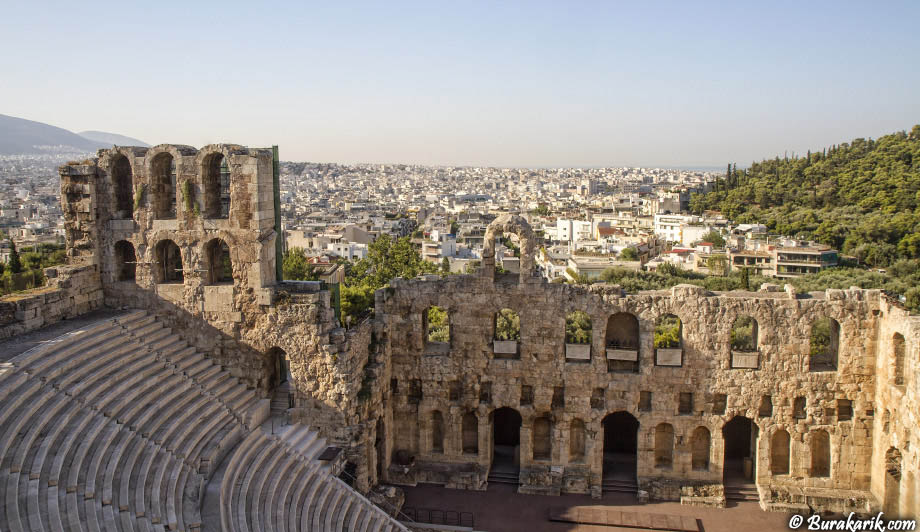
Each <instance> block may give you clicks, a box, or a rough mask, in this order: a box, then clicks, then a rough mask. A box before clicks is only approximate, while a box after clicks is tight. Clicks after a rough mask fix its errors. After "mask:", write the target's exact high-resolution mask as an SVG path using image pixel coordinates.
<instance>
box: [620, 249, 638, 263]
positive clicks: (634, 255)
mask: <svg viewBox="0 0 920 532" xmlns="http://www.w3.org/2000/svg"><path fill="white" fill-rule="evenodd" d="M619 259H620V260H628V261H635V260H639V252H638V251H636V248H623V250H622V251H620V256H619Z"/></svg>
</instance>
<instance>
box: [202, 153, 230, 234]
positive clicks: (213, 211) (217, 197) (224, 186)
mask: <svg viewBox="0 0 920 532" xmlns="http://www.w3.org/2000/svg"><path fill="white" fill-rule="evenodd" d="M201 170H202V171H201V183H202V185H203V187H204V212H205V218H228V217H229V216H230V168H229V166H227V160H226V158H224V156H223V155H222V154H220V153H212V154H211V155H208V156H207V157H206V158H205V159H204V164H203V166H202V169H201Z"/></svg>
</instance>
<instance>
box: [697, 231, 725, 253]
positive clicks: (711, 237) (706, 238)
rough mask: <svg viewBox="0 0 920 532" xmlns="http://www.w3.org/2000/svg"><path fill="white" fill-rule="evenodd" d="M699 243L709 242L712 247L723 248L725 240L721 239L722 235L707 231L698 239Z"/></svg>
mask: <svg viewBox="0 0 920 532" xmlns="http://www.w3.org/2000/svg"><path fill="white" fill-rule="evenodd" d="M700 242H710V243H711V244H712V245H713V247H716V248H720V249H721V248H724V247H725V238H724V237H722V234H721V233H719V232H718V231H716V230H715V229H713V230H712V231H709V232H708V233H706V234H705V235H703V237H702V238H701V239H700Z"/></svg>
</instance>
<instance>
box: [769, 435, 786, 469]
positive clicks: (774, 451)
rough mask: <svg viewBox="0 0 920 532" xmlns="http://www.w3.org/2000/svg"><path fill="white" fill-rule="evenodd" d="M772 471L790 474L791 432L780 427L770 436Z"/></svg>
mask: <svg viewBox="0 0 920 532" xmlns="http://www.w3.org/2000/svg"><path fill="white" fill-rule="evenodd" d="M770 472H771V473H773V474H774V475H788V474H789V433H788V432H786V431H785V430H783V429H778V430H777V431H776V432H774V433H773V437H772V438H770Z"/></svg>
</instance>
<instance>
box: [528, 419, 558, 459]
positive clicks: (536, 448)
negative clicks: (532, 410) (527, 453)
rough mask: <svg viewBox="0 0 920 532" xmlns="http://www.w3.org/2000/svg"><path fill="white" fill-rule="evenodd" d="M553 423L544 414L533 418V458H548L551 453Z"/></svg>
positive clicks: (550, 456)
mask: <svg viewBox="0 0 920 532" xmlns="http://www.w3.org/2000/svg"><path fill="white" fill-rule="evenodd" d="M552 438H553V423H552V421H550V420H549V418H548V417H546V416H541V417H538V418H537V419H535V420H533V459H534V460H549V459H551V458H552V454H553V443H552Z"/></svg>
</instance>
